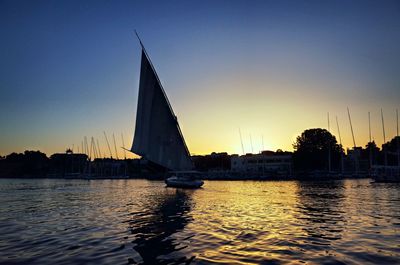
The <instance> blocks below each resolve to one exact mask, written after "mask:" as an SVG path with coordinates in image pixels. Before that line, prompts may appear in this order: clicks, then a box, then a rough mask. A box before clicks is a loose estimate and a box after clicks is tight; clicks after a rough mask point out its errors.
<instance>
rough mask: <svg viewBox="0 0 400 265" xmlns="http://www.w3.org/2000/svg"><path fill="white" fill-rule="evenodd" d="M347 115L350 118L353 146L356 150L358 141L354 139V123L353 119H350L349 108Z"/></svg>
mask: <svg viewBox="0 0 400 265" xmlns="http://www.w3.org/2000/svg"><path fill="white" fill-rule="evenodd" d="M347 115H348V116H349V122H350V129H351V136H352V137H353V146H354V148H356V140H355V139H354V132H353V125H352V123H351V117H350V111H349V107H347Z"/></svg>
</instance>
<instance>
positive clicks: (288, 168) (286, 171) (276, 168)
mask: <svg viewBox="0 0 400 265" xmlns="http://www.w3.org/2000/svg"><path fill="white" fill-rule="evenodd" d="M231 169H232V171H233V172H242V173H256V174H258V175H263V176H266V177H268V176H271V177H275V176H291V175H292V172H293V165H292V153H290V152H282V151H281V152H273V151H263V152H262V153H260V154H246V155H242V156H238V155H236V156H232V157H231Z"/></svg>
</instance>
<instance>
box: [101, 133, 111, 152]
mask: <svg viewBox="0 0 400 265" xmlns="http://www.w3.org/2000/svg"><path fill="white" fill-rule="evenodd" d="M103 133H104V137H105V138H106V142H107V147H108V151H109V152H110V157H111V158H112V152H111V148H110V143H109V142H108V138H107V134H106V132H105V131H103Z"/></svg>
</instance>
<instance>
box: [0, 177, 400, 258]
mask: <svg viewBox="0 0 400 265" xmlns="http://www.w3.org/2000/svg"><path fill="white" fill-rule="evenodd" d="M399 228H400V185H399V184H371V183H370V181H369V180H344V181H335V182H296V181H282V182H278V181H277V182H256V181H208V182H206V183H205V185H204V188H203V189H199V190H177V189H174V188H165V187H164V183H163V182H158V181H146V180H90V181H89V180H49V179H38V180H33V179H23V180H12V179H1V180H0V253H1V255H0V263H1V264H137V263H139V264H181V263H182V264H185V263H186V264H189V263H191V264H208V263H226V264H288V263H293V264H299V263H303V264H395V263H397V264H399V263H400V233H399V232H400V231H399V230H400V229H399Z"/></svg>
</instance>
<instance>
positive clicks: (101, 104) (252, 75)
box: [0, 0, 400, 156]
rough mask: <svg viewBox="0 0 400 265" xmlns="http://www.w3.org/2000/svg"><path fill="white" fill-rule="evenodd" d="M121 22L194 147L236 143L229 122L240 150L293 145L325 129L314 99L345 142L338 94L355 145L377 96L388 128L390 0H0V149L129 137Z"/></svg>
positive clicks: (135, 71)
mask: <svg viewBox="0 0 400 265" xmlns="http://www.w3.org/2000/svg"><path fill="white" fill-rule="evenodd" d="M134 29H136V30H137V31H138V32H139V34H140V36H141V38H142V41H143V43H144V45H145V46H146V49H147V52H148V53H149V55H150V57H151V60H152V62H153V64H154V66H155V68H156V70H157V72H158V75H159V77H160V79H161V82H162V84H163V86H164V88H165V90H166V93H167V95H168V97H169V100H170V102H171V104H172V107H173V109H174V111H175V113H176V115H177V116H178V119H179V123H180V125H181V128H182V131H183V134H184V137H185V140H186V142H187V144H188V147H189V150H190V152H191V153H193V154H205V153H210V152H212V151H217V152H220V151H227V152H229V153H242V150H241V141H240V137H239V128H240V130H241V132H242V138H243V144H244V148H245V152H251V151H252V146H253V151H254V152H258V151H259V150H261V149H262V147H263V146H264V149H269V150H276V149H278V148H281V149H284V150H292V144H293V142H294V141H295V138H296V136H297V135H299V134H300V133H301V132H302V131H303V130H305V129H307V128H316V127H322V128H327V126H328V125H327V123H328V122H327V112H329V113H330V117H331V119H330V121H331V122H330V125H331V131H332V133H333V134H335V135H336V136H337V135H338V134H337V128H336V121H335V116H337V117H338V120H339V125H340V130H341V134H342V140H343V145H344V146H345V147H349V146H352V145H353V144H352V140H351V132H350V126H349V122H348V118H347V111H346V107H347V106H348V107H349V108H350V111H351V114H352V121H353V127H354V133H355V138H356V144H357V145H358V146H361V145H363V146H364V145H365V144H366V143H367V141H368V111H370V112H371V121H372V134H373V138H374V139H375V141H376V142H377V143H378V144H379V145H380V144H382V141H383V136H382V126H381V120H380V108H383V111H384V115H385V127H386V135H387V140H389V139H391V138H392V137H393V136H395V134H396V114H395V113H396V108H400V49H399V47H400V2H399V1H294V0H293V1H218V0H217V1H94V0H93V1H19V0H17V1H4V0H0V38H1V41H0V92H1V96H0V124H1V127H0V128H1V133H0V155H6V154H9V153H10V152H12V151H17V152H22V151H23V150H26V149H33V150H41V151H44V152H46V153H47V154H48V155H50V154H52V153H54V152H64V151H65V149H66V148H67V147H72V146H74V149H75V151H77V147H78V146H79V147H81V142H82V140H83V137H84V136H87V137H91V136H93V137H94V138H96V139H98V140H99V142H100V146H101V149H102V152H103V153H108V151H107V149H106V142H105V139H104V135H103V131H105V132H106V133H107V135H108V138H109V141H110V142H111V143H112V134H113V133H114V134H115V138H116V141H117V146H122V141H121V134H123V135H124V140H125V146H126V147H128V148H129V147H130V146H131V144H132V137H133V131H134V124H135V118H136V102H137V95H138V83H139V80H138V79H139V69H140V46H139V44H138V41H137V40H136V38H135V37H134V35H133V30H134ZM250 137H251V141H250ZM337 138H338V137H337ZM262 139H263V141H262ZM251 142H252V144H251ZM113 150H114V149H113ZM118 150H119V151H118V152H119V156H123V152H122V149H118Z"/></svg>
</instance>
